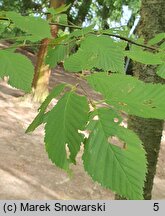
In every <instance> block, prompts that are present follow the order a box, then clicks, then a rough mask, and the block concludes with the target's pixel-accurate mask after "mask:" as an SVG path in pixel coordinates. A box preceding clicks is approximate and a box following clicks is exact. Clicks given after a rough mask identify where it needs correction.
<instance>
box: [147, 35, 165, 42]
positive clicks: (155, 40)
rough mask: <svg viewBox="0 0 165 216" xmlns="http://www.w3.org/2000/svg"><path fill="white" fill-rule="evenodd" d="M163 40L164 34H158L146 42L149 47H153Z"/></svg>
mask: <svg viewBox="0 0 165 216" xmlns="http://www.w3.org/2000/svg"><path fill="white" fill-rule="evenodd" d="M163 39H165V33H159V34H157V35H156V36H155V37H154V38H152V39H151V40H149V41H148V44H149V45H155V44H157V43H159V42H160V41H162V40H163Z"/></svg>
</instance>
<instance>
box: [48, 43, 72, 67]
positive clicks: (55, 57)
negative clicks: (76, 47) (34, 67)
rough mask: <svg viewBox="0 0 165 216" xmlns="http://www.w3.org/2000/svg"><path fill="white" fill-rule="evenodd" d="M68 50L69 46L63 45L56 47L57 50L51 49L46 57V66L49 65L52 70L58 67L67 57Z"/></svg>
mask: <svg viewBox="0 0 165 216" xmlns="http://www.w3.org/2000/svg"><path fill="white" fill-rule="evenodd" d="M68 50H69V48H68V46H66V45H62V44H61V45H57V46H55V48H49V50H48V54H47V56H46V64H49V66H50V67H51V68H54V67H56V66H57V64H58V63H59V62H61V61H62V60H64V59H65V58H66V57H67V54H68Z"/></svg>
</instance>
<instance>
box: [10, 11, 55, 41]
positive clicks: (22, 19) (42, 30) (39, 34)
mask: <svg viewBox="0 0 165 216" xmlns="http://www.w3.org/2000/svg"><path fill="white" fill-rule="evenodd" d="M6 16H7V17H8V18H9V19H11V20H12V21H13V22H14V24H15V25H16V27H18V28H20V29H21V30H22V31H24V32H27V33H29V34H31V35H33V36H36V40H41V39H43V38H51V33H50V27H49V24H48V22H47V21H46V20H44V19H42V18H40V17H32V16H21V15H20V14H18V13H16V12H13V11H11V12H7V13H6ZM33 40H34V37H33Z"/></svg>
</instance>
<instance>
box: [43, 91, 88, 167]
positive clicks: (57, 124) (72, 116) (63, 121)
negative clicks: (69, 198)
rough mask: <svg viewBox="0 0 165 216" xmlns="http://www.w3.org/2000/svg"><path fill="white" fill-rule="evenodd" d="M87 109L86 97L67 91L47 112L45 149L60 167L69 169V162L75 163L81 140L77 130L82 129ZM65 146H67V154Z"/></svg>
mask: <svg viewBox="0 0 165 216" xmlns="http://www.w3.org/2000/svg"><path fill="white" fill-rule="evenodd" d="M88 111H89V107H88V103H87V99H86V98H85V97H84V96H79V95H76V94H75V93H74V92H69V93H66V94H65V95H64V96H63V97H62V98H61V99H60V100H59V101H58V103H57V105H56V106H55V107H54V108H53V109H52V110H51V111H50V112H49V114H48V117H47V119H46V126H45V144H46V150H47V152H48V155H49V158H50V159H51V160H52V162H53V163H55V164H56V165H57V166H58V167H60V168H62V169H65V170H69V163H70V162H72V163H75V157H76V155H77V153H78V151H79V149H80V144H81V142H82V140H83V139H82V135H81V134H80V133H79V132H78V130H84V127H85V124H86V122H87V120H88ZM66 146H68V148H69V152H70V154H69V156H67V152H66Z"/></svg>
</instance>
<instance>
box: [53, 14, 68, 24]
mask: <svg viewBox="0 0 165 216" xmlns="http://www.w3.org/2000/svg"><path fill="white" fill-rule="evenodd" d="M53 21H54V22H57V23H59V24H63V25H67V24H68V17H67V15H66V14H59V15H55V16H54V18H53Z"/></svg>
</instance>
